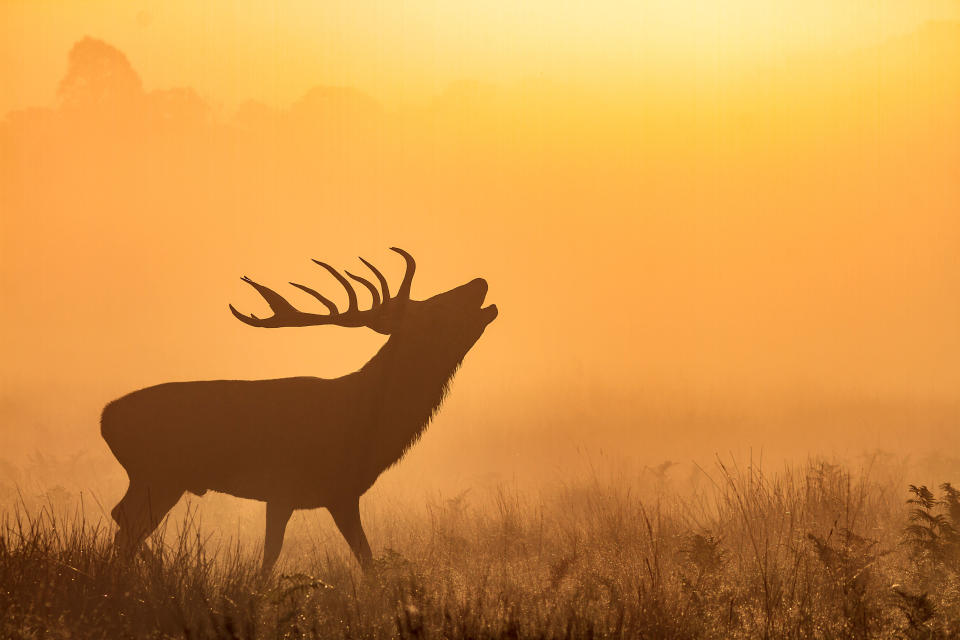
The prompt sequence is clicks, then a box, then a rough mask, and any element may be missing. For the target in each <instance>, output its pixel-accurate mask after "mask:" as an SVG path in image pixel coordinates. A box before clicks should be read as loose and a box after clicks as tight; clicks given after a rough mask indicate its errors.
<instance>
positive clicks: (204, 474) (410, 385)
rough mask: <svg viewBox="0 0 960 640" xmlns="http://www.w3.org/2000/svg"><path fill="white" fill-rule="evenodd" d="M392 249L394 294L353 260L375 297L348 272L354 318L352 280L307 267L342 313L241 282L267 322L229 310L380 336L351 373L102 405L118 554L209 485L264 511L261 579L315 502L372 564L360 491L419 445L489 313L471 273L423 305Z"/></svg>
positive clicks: (219, 386)
mask: <svg viewBox="0 0 960 640" xmlns="http://www.w3.org/2000/svg"><path fill="white" fill-rule="evenodd" d="M392 250H393V251H395V252H397V253H398V254H400V255H401V256H403V258H404V260H405V261H406V272H405V274H404V277H403V281H402V283H401V284H400V288H399V290H398V292H397V294H396V296H393V297H391V295H390V289H389V287H388V285H387V280H386V278H385V277H384V276H383V274H382V273H380V271H378V270H377V268H376V267H374V266H373V265H372V264H370V263H369V262H367V261H366V260H364V259H363V258H360V260H361V261H362V262H363V264H364V265H366V267H367V268H368V269H370V271H371V272H372V273H373V275H374V276H376V278H377V280H378V281H379V284H380V288H379V290H378V288H377V287H376V286H375V285H374V284H373V283H372V282H370V281H369V280H367V279H365V278H363V277H360V276H357V275H354V274H352V273H350V272H345V273H346V274H347V276H348V277H349V278H351V279H352V280H354V281H356V282H359V283H360V284H362V285H363V286H364V287H366V289H368V290H369V292H370V295H371V297H372V301H373V302H372V305H371V308H370V309H367V310H361V309H359V307H358V303H357V294H356V291H355V290H354V289H353V287H352V286H351V284H350V282H349V281H348V280H347V279H346V278H344V276H343V275H341V274H340V272H339V271H337V270H336V269H334V268H333V267H331V266H330V265H328V264H326V263H324V262H320V261H318V260H314V262H315V263H317V264H318V265H320V266H321V267H323V268H324V269H326V270H327V271H329V272H330V274H331V275H332V276H333V277H334V278H336V280H337V281H338V282H339V283H340V284H341V285H343V287H344V288H345V289H346V292H347V298H348V308H347V310H346V311H344V312H340V311H339V309H338V308H337V305H336V304H334V303H333V302H332V301H331V300H329V299H328V298H326V297H324V296H323V295H321V294H320V293H318V292H317V291H315V290H313V289H311V288H309V287H307V286H304V285H301V284H296V283H293V282H291V283H290V284H292V285H293V286H295V287H297V288H298V289H300V290H302V291H304V292H306V293H308V294H309V295H311V296H313V297H314V298H316V299H317V300H319V301H320V303H321V304H323V305H324V306H325V307H326V308H327V310H328V311H329V313H322V314H317V313H307V312H304V311H300V310H298V309H297V308H295V307H294V306H293V305H292V304H290V302H288V301H287V300H286V299H285V298H283V297H282V296H281V295H280V294H278V293H277V292H276V291H273V290H272V289H269V288H267V287H265V286H263V285H261V284H258V283H256V282H254V281H253V280H251V279H249V278H247V277H244V278H243V280H244V282H246V283H247V284H249V285H250V286H252V287H253V288H254V289H256V290H257V292H258V293H259V294H260V295H261V296H262V297H263V298H264V300H266V302H267V304H268V305H269V306H270V309H271V310H272V311H273V315H272V316H270V317H269V318H258V317H257V316H255V315H253V314H251V315H244V314H242V313H240V312H238V311H237V310H236V309H235V308H234V307H233V305H230V311H231V312H233V315H234V316H236V317H237V318H238V319H239V320H240V321H242V322H244V323H246V324H248V325H250V326H252V327H264V328H277V327H307V326H316V325H337V326H341V327H369V328H370V329H373V330H374V331H377V332H378V333H381V334H385V335H389V336H390V337H389V339H388V340H387V342H386V343H385V344H384V346H383V347H382V348H381V349H380V350H379V351H378V352H377V353H376V354H375V355H374V356H373V358H371V359H370V361H369V362H367V363H366V364H365V365H364V366H363V367H362V368H360V370H359V371H356V372H354V373H351V374H348V375H345V376H342V377H340V378H335V379H322V378H313V377H296V378H280V379H274V380H209V381H193V382H170V383H166V384H160V385H157V386H153V387H147V388H145V389H140V390H138V391H134V392H132V393H130V394H128V395H125V396H123V397H121V398H119V399H117V400H114V401H113V402H110V403H109V404H108V405H107V406H106V407H105V408H104V410H103V416H102V419H101V433H102V435H103V438H104V440H106V442H107V444H108V445H109V447H110V449H111V451H113V453H114V455H115V456H116V458H117V460H118V461H119V462H120V464H121V465H123V467H124V469H126V471H127V475H128V477H129V481H130V485H129V487H128V489H127V492H126V494H125V495H124V496H123V498H122V499H121V500H120V502H119V503H118V504H117V506H116V507H114V509H113V511H112V516H113V518H114V520H116V522H117V524H118V526H119V529H118V531H117V534H116V538H115V545H116V547H117V548H118V549H119V550H121V551H122V552H125V553H132V552H133V551H134V550H135V549H136V548H138V547H139V546H140V544H141V543H142V542H143V541H144V540H145V539H146V537H147V536H148V535H149V534H150V532H152V531H153V530H154V529H155V528H156V527H157V525H158V524H159V522H160V520H161V519H162V518H163V516H164V515H165V514H166V513H167V512H168V511H169V510H170V509H171V508H172V507H173V506H174V505H175V504H176V503H177V501H178V500H179V499H180V497H181V496H182V495H183V493H184V492H190V493H194V494H197V495H203V494H204V493H206V492H207V491H208V490H213V491H218V492H223V493H227V494H230V495H234V496H237V497H241V498H251V499H254V500H261V501H264V502H266V503H267V516H266V535H265V538H264V551H263V570H264V571H265V572H269V571H270V570H271V569H272V567H273V565H274V563H275V562H276V560H277V558H278V556H279V555H280V549H281V547H282V546H283V537H284V532H285V531H286V527H287V522H288V521H289V519H290V516H291V515H292V513H293V511H294V510H295V509H312V508H318V507H326V508H327V509H328V510H329V511H330V514H331V515H332V516H333V520H334V522H335V523H336V525H337V528H338V529H339V530H340V533H341V534H343V537H344V538H345V539H346V541H347V543H348V544H349V545H350V548H351V550H352V551H353V553H354V555H355V556H356V557H357V560H358V561H359V562H360V564H361V565H367V564H368V563H369V561H370V560H371V558H372V555H371V552H370V545H369V544H368V542H367V538H366V535H365V534H364V531H363V527H362V525H361V522H360V509H359V502H360V496H362V495H363V494H364V493H365V492H366V491H367V490H368V489H369V488H370V487H371V486H372V485H373V484H374V482H375V481H376V480H377V478H378V477H379V476H380V474H382V473H383V472H384V471H385V470H386V469H388V468H389V467H391V466H392V465H394V464H396V463H397V462H398V461H399V460H400V459H401V458H402V457H403V455H404V454H405V453H406V451H407V450H408V449H409V448H410V447H411V446H413V445H414V444H415V443H416V442H417V440H418V439H419V438H420V436H421V434H422V433H423V430H424V429H425V428H426V427H427V425H428V423H429V422H430V420H431V418H432V417H433V416H434V415H435V414H436V412H437V411H438V409H439V408H440V404H441V403H442V402H443V399H444V397H445V395H446V393H447V390H448V385H449V384H450V381H451V379H452V378H453V375H454V374H455V373H456V371H457V369H458V368H459V366H460V363H461V362H462V360H463V358H464V356H465V355H466V354H467V352H468V351H469V350H470V348H471V347H472V346H473V345H474V344H475V343H476V341H477V340H478V339H479V338H480V336H481V335H482V334H483V331H484V329H485V328H486V326H487V325H488V324H489V323H490V322H492V321H493V320H494V318H496V317H497V307H496V306H495V305H488V306H486V307H483V306H482V305H483V302H484V298H485V297H486V293H487V283H486V281H485V280H483V279H479V278H478V279H476V280H472V281H471V282H468V283H467V284H464V285H461V286H459V287H456V288H454V289H451V290H450V291H447V292H444V293H440V294H437V295H435V296H433V297H431V298H429V299H427V300H412V299H410V284H411V282H412V280H413V274H414V271H415V269H416V262H415V261H414V259H413V257H412V256H411V255H410V254H409V253H407V252H405V251H403V250H402V249H398V248H396V247H393V248H392ZM381 293H382V298H381Z"/></svg>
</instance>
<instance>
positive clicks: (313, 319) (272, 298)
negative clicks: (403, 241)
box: [230, 247, 417, 328]
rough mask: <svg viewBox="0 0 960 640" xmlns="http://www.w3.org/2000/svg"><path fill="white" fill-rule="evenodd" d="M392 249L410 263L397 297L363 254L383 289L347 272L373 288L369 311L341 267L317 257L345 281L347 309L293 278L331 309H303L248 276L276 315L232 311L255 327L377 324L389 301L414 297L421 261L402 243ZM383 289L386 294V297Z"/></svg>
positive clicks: (343, 282)
mask: <svg viewBox="0 0 960 640" xmlns="http://www.w3.org/2000/svg"><path fill="white" fill-rule="evenodd" d="M390 250H391V251H395V252H397V253H399V254H400V255H401V256H403V259H404V260H405V261H406V263H407V269H406V272H405V273H404V275H403V281H402V282H401V283H400V289H399V291H398V292H397V295H396V296H395V297H393V298H391V297H390V288H389V287H388V285H387V279H386V278H385V277H384V276H383V274H382V273H380V271H379V270H378V269H377V268H376V267H374V266H373V265H372V264H370V263H369V262H367V261H366V260H364V259H363V258H360V261H361V262H363V264H364V265H366V267H367V268H368V269H370V271H372V272H373V275H374V276H376V278H377V280H378V281H379V283H380V289H379V290H377V287H376V286H375V285H374V284H373V283H372V282H370V281H369V280H367V279H366V278H362V277H360V276H357V275H354V274H352V273H350V272H349V271H345V272H344V273H346V274H347V276H349V277H350V278H351V279H353V280H356V281H357V282H359V283H360V284H362V285H363V286H364V287H366V288H367V289H368V290H369V291H370V296H371V297H372V298H373V304H372V305H371V307H370V309H367V310H365V311H364V310H361V309H360V307H359V305H358V304H357V292H356V291H355V290H354V288H353V287H352V286H351V285H350V281H349V280H347V279H346V278H344V277H343V276H342V275H341V274H340V272H339V271H337V270H336V269H334V268H333V267H331V266H330V265H329V264H327V263H326V262H321V261H319V260H314V262H315V263H317V264H318V265H320V266H321V267H323V268H324V269H326V270H327V271H329V272H330V275H332V276H333V277H334V278H336V279H337V282H339V283H340V284H341V285H343V288H344V289H346V291H347V310H346V311H343V312H341V311H340V310H339V309H338V308H337V305H336V304H334V302H333V301H332V300H330V299H329V298H326V297H324V296H323V295H321V294H320V293H318V292H317V291H314V290H313V289H311V288H310V287H308V286H306V285H302V284H297V283H296V282H291V283H290V284H292V285H293V286H295V287H297V288H298V289H300V290H301V291H305V292H306V293H309V294H310V295H311V296H313V297H314V298H316V299H317V300H319V301H320V303H321V304H323V306H325V307H326V308H327V309H328V310H329V312H330V313H326V314H322V313H307V312H305V311H300V310H299V309H297V308H296V307H294V306H293V305H292V304H290V303H289V302H288V301H287V299H286V298H284V297H283V296H281V295H280V294H279V293H277V292H276V291H274V290H273V289H271V288H269V287H265V286H263V285H262V284H259V283H257V282H254V281H253V280H251V279H250V278H248V277H246V276H244V277H243V278H242V279H243V281H244V282H246V283H247V284H249V285H250V286H251V287H253V288H254V289H256V290H257V293H259V294H260V295H261V296H263V299H264V300H266V301H267V304H268V305H270V309H271V310H272V311H273V315H272V316H270V317H269V318H258V317H257V316H255V315H253V314H252V313H251V314H250V315H244V314H242V313H240V312H239V311H237V310H236V309H234V307H233V305H232V304H231V305H230V311H231V312H233V315H234V316H236V318H237V320H240V321H241V322H243V323H246V324H248V325H250V326H251V327H266V328H276V327H310V326H315V325H322V324H332V325H336V326H340V327H370V326H372V325H374V324H376V323H377V321H378V320H381V319H382V318H383V315H384V310H385V307H386V306H387V305H389V304H390V303H394V302H398V301H405V300H409V299H410V283H411V282H412V281H413V273H414V271H416V268H417V263H416V262H415V261H414V259H413V256H411V255H410V254H409V253H407V252H406V251H404V250H403V249H400V248H398V247H390ZM381 292H382V294H383V297H382V298H381Z"/></svg>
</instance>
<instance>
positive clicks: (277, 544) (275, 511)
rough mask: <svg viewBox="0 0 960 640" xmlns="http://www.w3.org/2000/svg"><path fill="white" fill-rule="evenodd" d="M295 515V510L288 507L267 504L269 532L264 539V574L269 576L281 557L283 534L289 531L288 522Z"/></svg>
mask: <svg viewBox="0 0 960 640" xmlns="http://www.w3.org/2000/svg"><path fill="white" fill-rule="evenodd" d="M291 515H293V509H291V508H290V507H288V506H286V505H282V506H281V505H279V504H277V503H275V502H268V503H267V531H266V534H265V535H264V537H263V569H262V570H263V573H265V574H267V573H270V571H271V570H272V569H273V565H274V564H276V562H277V558H278V557H280V549H281V548H282V547H283V534H284V533H285V532H286V530H287V522H289V520H290V516H291Z"/></svg>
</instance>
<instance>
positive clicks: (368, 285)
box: [344, 270, 380, 311]
mask: <svg viewBox="0 0 960 640" xmlns="http://www.w3.org/2000/svg"><path fill="white" fill-rule="evenodd" d="M344 273H345V274H347V276H348V277H350V278H353V279H354V280H356V281H357V282H359V283H360V284H362V285H363V286H365V287H366V288H367V290H368V291H369V292H370V297H371V298H372V299H373V302H372V303H371V307H370V310H371V311H372V310H373V309H376V308H377V307H379V306H380V292H379V291H378V290H377V288H376V287H375V286H374V284H373V283H372V282H370V281H369V280H367V279H366V278H362V277H360V276H357V275H354V274H352V273H350V272H349V271H347V270H344Z"/></svg>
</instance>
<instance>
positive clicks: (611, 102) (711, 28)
mask: <svg viewBox="0 0 960 640" xmlns="http://www.w3.org/2000/svg"><path fill="white" fill-rule="evenodd" d="M356 4H357V3H336V2H332V3H312V2H310V3H308V2H303V3H299V4H296V3H289V4H280V5H274V4H266V3H248V4H243V3H228V2H214V3H204V4H203V5H197V4H196V3H185V2H184V3H134V4H130V3H126V2H84V3H76V4H63V5H62V6H61V5H57V7H56V8H54V7H53V6H52V5H46V4H40V3H30V2H5V3H2V4H0V74H2V76H0V84H2V86H3V87H4V90H3V92H0V111H3V112H6V111H9V113H8V116H7V118H6V120H5V122H4V123H3V124H2V125H0V212H2V220H0V224H2V227H0V231H2V239H0V261H2V280H0V288H2V289H0V290H2V294H3V307H4V312H3V314H2V318H0V336H2V337H0V340H2V352H3V353H4V358H3V362H2V363H0V375H2V380H3V387H4V392H3V393H4V395H3V397H2V401H3V404H2V405H0V411H2V412H3V415H4V417H5V420H4V424H5V427H4V429H6V432H5V433H4V434H3V435H4V437H5V438H6V439H7V442H16V443H18V446H20V445H23V443H24V442H26V443H27V445H24V446H28V445H30V444H32V443H35V441H36V440H37V438H38V437H39V436H37V435H36V434H38V433H53V434H55V435H56V434H64V433H68V434H76V437H77V438H79V439H80V440H79V441H83V442H92V441H94V440H95V439H96V426H95V423H96V418H97V411H98V410H99V408H100V407H101V406H102V405H103V403H104V402H106V401H107V400H109V399H111V398H113V397H115V396H117V395H119V394H122V393H124V392H126V391H129V390H131V389H134V388H137V387H140V386H144V385H148V384H152V383H156V382H162V381H166V380H186V379H202V378H216V377H236V378H260V377H273V376H284V375H301V374H313V375H323V376H333V375H339V374H341V373H345V372H347V371H350V370H351V369H352V368H355V367H356V366H359V365H360V364H361V363H362V362H363V361H364V359H365V358H366V357H369V355H371V354H372V353H373V351H374V350H375V349H376V348H377V345H378V344H379V338H378V337H376V336H375V335H373V334H368V333H364V332H361V331H349V330H344V329H329V330H322V329H315V330H304V331H294V330H286V331H278V332H269V331H254V330H252V329H249V328H248V327H245V326H243V325H241V324H240V323H238V322H236V321H235V320H234V319H233V318H232V317H231V316H230V315H229V313H228V312H227V311H226V308H227V307H226V305H227V303H228V302H232V303H234V304H235V305H237V306H239V307H241V308H244V309H250V310H256V307H257V305H258V304H260V303H259V301H258V300H257V299H256V297H255V296H254V295H253V294H252V293H251V292H250V291H249V290H248V289H247V288H245V287H244V285H243V284H242V283H241V282H240V281H239V276H241V275H244V274H247V275H250V276H252V277H254V278H255V279H258V280H259V281H262V282H265V283H272V284H276V285H278V286H280V285H282V283H284V282H287V281H289V280H294V281H300V282H307V283H313V284H314V285H315V286H317V287H318V288H320V287H323V286H328V285H329V284H330V283H329V282H327V281H326V280H324V279H323V278H322V274H321V273H318V272H317V270H316V268H315V267H313V266H312V265H311V263H310V261H309V259H310V258H319V259H324V260H327V261H329V262H331V263H333V264H337V265H340V266H353V265H354V264H355V256H356V255H357V254H362V255H364V256H365V257H366V258H368V259H370V260H372V261H374V262H375V263H377V264H382V265H383V268H384V270H385V271H387V272H388V273H389V274H390V275H392V277H394V278H395V277H397V276H398V275H399V271H400V266H399V265H397V264H396V261H395V260H393V259H392V258H391V256H392V254H391V253H390V252H388V251H386V248H387V247H389V246H392V245H399V246H402V247H405V248H407V249H408V250H410V251H411V252H412V253H414V254H415V255H416V256H417V258H418V261H419V263H420V269H419V270H418V275H417V280H416V281H415V284H414V290H413V293H414V296H415V297H426V296H428V295H430V294H432V293H434V292H438V291H441V290H443V289H445V288H450V287H453V286H456V285H458V284H460V283H463V282H466V281H467V280H469V279H471V278H473V277H475V276H478V275H482V276H484V277H486V278H487V280H488V281H489V282H490V285H491V290H490V300H491V301H493V302H496V303H497V304H498V306H499V308H500V311H501V316H500V318H499V319H498V320H497V322H496V323H495V324H494V325H492V326H491V328H490V329H489V330H488V332H487V335H485V336H484V338H483V339H482V340H481V341H480V343H479V344H478V345H477V347H476V348H475V350H474V352H472V353H471V355H470V357H469V358H468V360H467V363H466V364H465V366H464V370H463V372H461V374H460V376H459V378H458V382H457V386H456V388H455V393H454V394H453V396H452V398H451V402H452V403H454V406H453V407H451V408H450V411H449V412H448V413H449V419H450V420H451V421H453V420H457V421H459V422H457V424H466V425H473V427H471V428H474V429H482V428H484V425H487V424H489V423H495V424H496V425H497V428H501V429H514V430H517V429H520V430H523V429H527V428H529V429H541V428H547V426H548V425H550V424H559V425H563V429H565V430H566V431H568V432H571V433H575V434H576V433H579V434H580V435H579V436H577V437H581V436H582V437H587V435H583V434H589V433H591V432H593V431H597V430H600V431H602V430H603V428H605V427H609V429H621V428H625V427H624V425H635V426H634V427H632V428H635V429H636V430H638V433H639V434H640V435H643V434H649V433H654V432H658V430H660V429H661V428H662V426H663V424H662V423H658V424H656V425H652V426H645V424H646V423H643V420H641V419H640V418H636V416H635V415H634V412H635V411H638V406H641V405H642V406H644V407H647V409H645V411H648V413H647V414H644V415H649V412H651V411H652V412H654V413H656V411H658V410H659V409H650V406H659V405H658V403H660V402H662V403H664V404H665V405H671V403H674V404H676V403H679V404H680V405H683V404H684V402H685V401H684V398H689V397H703V398H709V399H710V400H707V401H704V402H712V403H714V405H713V406H714V408H716V406H726V405H725V404H724V403H726V402H729V403H732V405H736V406H738V407H740V406H746V407H749V406H751V403H753V402H755V401H757V399H759V403H758V405H757V406H760V405H762V406H763V408H764V409H763V410H764V411H766V412H768V413H766V414H764V415H781V416H782V415H784V414H783V411H786V410H783V411H781V410H780V409H776V410H774V409H773V408H771V407H773V406H774V405H775V404H776V403H777V402H780V400H781V399H783V398H795V397H808V396H809V397H814V396H816V397H820V396H829V397H831V398H868V399H870V398H884V399H886V400H885V401H889V399H891V398H893V399H897V402H906V403H908V404H911V403H913V404H912V405H911V406H914V405H916V406H922V407H930V406H934V405H936V406H937V407H939V406H948V407H955V406H956V403H957V401H958V400H960V397H958V390H960V296H958V295H957V293H958V291H960V264H958V257H957V256H958V255H960V254H958V251H957V248H958V246H960V245H958V241H960V216H958V215H957V214H958V211H960V180H958V179H957V176H958V173H960V119H958V116H957V113H960V22H956V20H958V19H960V5H958V4H957V3H956V2H932V1H930V2H912V3H904V2H894V1H892V0H890V1H881V2H871V3H858V2H836V1H834V2H784V3H761V2H758V1H754V0H737V1H736V2H725V3H719V2H707V1H706V0H696V1H692V0H691V1H690V2H674V3H660V4H657V3H626V2H624V3H593V4H591V5H590V6H589V10H587V9H585V8H583V7H582V6H581V4H580V3H572V2H569V3H566V2H560V3H557V2H552V3H542V4H528V3H524V4H523V5H522V6H523V8H518V6H519V5H517V4H516V3H507V2H503V3H497V2H493V3H477V4H476V5H475V6H474V8H461V6H460V5H457V7H458V8H457V9H456V10H454V9H451V8H450V7H451V6H453V5H450V4H449V3H428V2H408V3H381V4H377V5H365V6H366V8H356ZM197 6H202V7H203V8H202V9H197V8H196V7H197ZM84 36H91V37H93V38H96V39H97V40H96V41H87V42H86V44H85V45H83V46H81V47H80V48H79V49H77V50H76V51H78V52H79V53H78V57H75V59H74V60H73V62H72V63H68V54H69V53H70V51H71V48H72V47H73V46H74V45H75V44H76V43H77V42H79V41H80V40H81V39H82V38H83V37H84ZM65 77H69V78H72V80H71V81H69V82H66V83H64V84H63V85H61V80H63V79H64V78H65ZM58 87H63V88H62V89H61V91H60V93H59V94H58ZM175 88H181V89H182V90H179V91H170V89H175ZM27 107H35V108H33V109H27V110H24V109H26V108H27ZM690 394H692V395H690ZM555 398H563V400H564V402H560V403H558V402H554V401H553V399H555ZM731 398H736V400H732V399H731ZM904 398H906V400H904ZM718 399H719V400H718ZM791 402H794V400H791ZM856 402H860V400H856V401H855V403H856ZM788 404H789V403H788ZM867 404H869V402H868V403H867ZM671 406H672V405H671ZM777 406H779V405H777ZM858 406H859V405H858ZM871 406H872V405H871ZM711 410H712V409H711ZM718 410H719V409H718ZM741 410H743V409H730V412H732V413H733V414H736V412H737V411H741ZM750 410H752V409H750ZM938 410H939V409H938ZM778 411H779V412H780V413H777V412H778ZM870 411H874V410H873V409H870ZM870 411H867V412H866V413H864V414H862V415H859V417H856V416H857V415H858V414H856V412H853V413H851V414H850V415H853V416H854V417H853V418H850V420H851V421H854V422H856V421H857V420H860V421H861V422H862V421H866V420H867V418H866V417H865V416H874V417H875V413H870ZM931 411H932V410H931ZM951 411H952V409H951ZM771 412H772V413H771ZM934 413H935V412H934ZM844 415H846V414H844ZM925 415H926V414H925ZM937 415H941V414H937ZM946 415H949V416H953V415H954V414H953V413H949V412H948V413H947V414H946ZM447 416H448V414H447V413H444V414H442V416H441V419H445V418H447ZM871 419H872V418H871ZM754 420H755V421H756V419H754ZM904 420H905V422H909V420H907V419H904ZM747 422H749V421H747ZM637 423H643V424H637ZM791 424H794V423H791ZM688 426H689V425H688ZM701 427H702V426H701ZM701 427H693V426H690V432H689V434H687V435H688V436H689V437H690V438H693V437H694V436H695V435H696V437H701V436H703V434H702V433H700V432H697V433H696V434H695V433H694V432H695V431H696V429H700V428H701ZM901 427H903V424H901V423H898V424H897V425H894V426H892V427H890V428H891V429H895V428H901ZM463 428H467V427H463ZM791 428H792V427H791ZM38 429H39V431H38ZM578 429H580V430H582V431H580V432H578ZM758 429H759V428H758ZM864 433H866V432H864ZM870 433H873V432H870ZM780 435H782V434H780ZM780 435H778V434H776V433H773V434H771V433H770V432H763V431H760V430H755V431H749V430H748V432H747V433H744V434H740V435H738V436H737V437H741V436H742V438H743V440H744V441H749V442H751V443H753V442H762V441H763V440H764V439H771V438H772V439H775V438H777V437H780ZM638 437H639V436H638ZM684 437H685V436H684V432H683V429H682V428H674V429H672V430H671V438H672V440H671V442H672V443H674V444H676V446H678V447H680V446H682V442H683V438H684ZM3 444H4V442H3V441H0V446H2V445H3ZM667 448H669V447H667Z"/></svg>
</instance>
